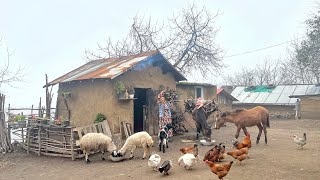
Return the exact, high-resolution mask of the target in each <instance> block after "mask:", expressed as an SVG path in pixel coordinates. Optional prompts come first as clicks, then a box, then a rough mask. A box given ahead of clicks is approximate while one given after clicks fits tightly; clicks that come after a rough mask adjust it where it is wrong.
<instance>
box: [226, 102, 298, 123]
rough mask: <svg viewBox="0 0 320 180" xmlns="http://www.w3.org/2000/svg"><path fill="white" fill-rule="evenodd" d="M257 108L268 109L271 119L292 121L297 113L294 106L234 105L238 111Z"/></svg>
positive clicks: (233, 107)
mask: <svg viewBox="0 0 320 180" xmlns="http://www.w3.org/2000/svg"><path fill="white" fill-rule="evenodd" d="M256 106H262V107H264V108H266V109H267V110H268V111H269V115H270V118H277V119H292V118H294V115H295V111H294V110H293V109H294V106H293V105H291V106H289V105H261V104H255V105H252V104H250V105H246V104H233V105H232V109H237V108H246V109H251V108H254V107H256Z"/></svg>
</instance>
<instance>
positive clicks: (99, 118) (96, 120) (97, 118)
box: [94, 113, 107, 123]
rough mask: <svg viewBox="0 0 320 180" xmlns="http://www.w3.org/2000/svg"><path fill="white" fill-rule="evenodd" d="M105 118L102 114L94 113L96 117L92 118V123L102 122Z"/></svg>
mask: <svg viewBox="0 0 320 180" xmlns="http://www.w3.org/2000/svg"><path fill="white" fill-rule="evenodd" d="M106 119H107V117H106V116H105V115H104V114H101V113H98V114H97V115H96V119H95V120H94V123H99V122H103V121H104V120H106Z"/></svg>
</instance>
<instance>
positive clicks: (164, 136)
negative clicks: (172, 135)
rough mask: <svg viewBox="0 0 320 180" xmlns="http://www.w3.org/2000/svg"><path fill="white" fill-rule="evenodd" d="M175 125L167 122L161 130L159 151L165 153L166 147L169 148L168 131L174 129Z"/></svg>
mask: <svg viewBox="0 0 320 180" xmlns="http://www.w3.org/2000/svg"><path fill="white" fill-rule="evenodd" d="M172 128H173V126H172V125H171V124H167V125H166V126H165V127H164V128H163V129H161V131H160V132H159V135H158V136H159V151H161V148H162V152H163V153H165V147H167V148H169V146H168V131H169V130H170V129H172Z"/></svg>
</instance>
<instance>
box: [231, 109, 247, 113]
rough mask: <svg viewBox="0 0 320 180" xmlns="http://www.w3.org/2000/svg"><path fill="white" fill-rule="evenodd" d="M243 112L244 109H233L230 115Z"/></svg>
mask: <svg viewBox="0 0 320 180" xmlns="http://www.w3.org/2000/svg"><path fill="white" fill-rule="evenodd" d="M244 110H246V109H245V108H240V109H235V110H233V111H231V113H239V112H242V111H244Z"/></svg>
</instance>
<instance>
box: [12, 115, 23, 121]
mask: <svg viewBox="0 0 320 180" xmlns="http://www.w3.org/2000/svg"><path fill="white" fill-rule="evenodd" d="M14 120H15V121H23V120H26V116H25V115H17V116H16V117H15V118H14Z"/></svg>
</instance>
